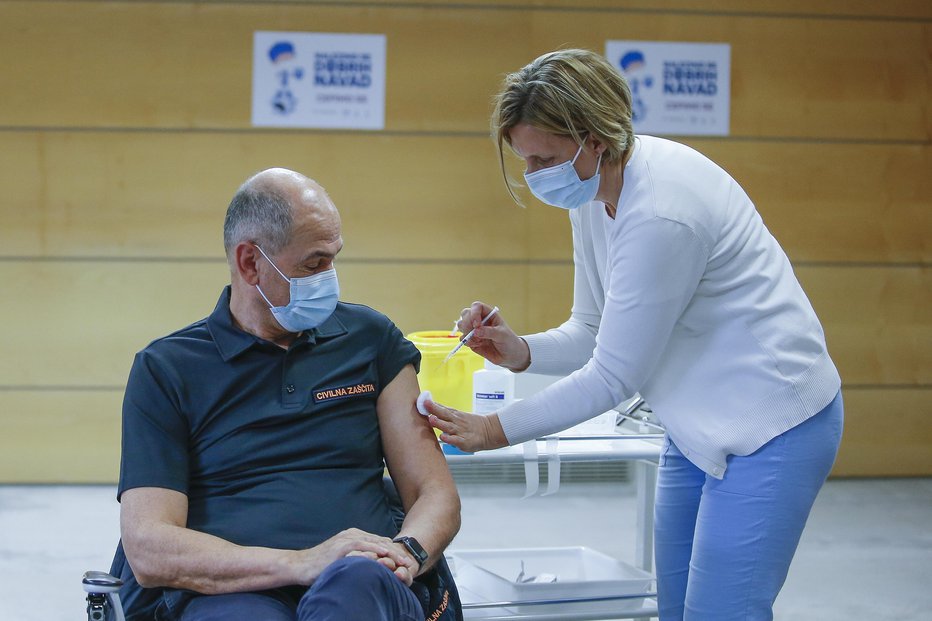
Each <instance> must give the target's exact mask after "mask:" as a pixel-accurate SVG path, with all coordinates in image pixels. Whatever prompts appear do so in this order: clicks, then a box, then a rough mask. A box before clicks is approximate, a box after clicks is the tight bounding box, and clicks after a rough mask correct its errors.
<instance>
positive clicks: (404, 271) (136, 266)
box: [0, 261, 530, 390]
mask: <svg viewBox="0 0 932 621" xmlns="http://www.w3.org/2000/svg"><path fill="white" fill-rule="evenodd" d="M337 269H338V273H339V275H340V287H341V298H342V299H344V300H345V301H348V302H357V303H361V304H367V305H369V306H372V307H374V308H376V309H378V310H380V311H382V312H384V313H385V314H387V315H388V316H389V317H390V318H392V319H393V320H394V321H395V323H396V325H398V327H399V328H400V329H401V330H402V331H403V332H404V333H406V334H407V333H408V332H412V331H414V330H444V329H448V328H449V327H450V326H451V325H452V322H453V319H455V318H456V317H457V316H459V312H460V309H462V308H463V306H465V305H467V304H469V303H470V302H472V300H473V298H478V299H489V300H494V301H495V303H497V304H499V305H501V306H502V307H503V308H504V309H507V311H508V314H509V317H511V318H512V321H513V323H514V324H515V327H516V329H519V330H526V329H528V327H527V323H526V317H527V306H526V305H527V299H528V298H527V282H528V275H527V272H528V269H530V268H529V267H528V266H527V265H522V264H502V265H494V264H487V263H481V262H479V263H475V264H467V263H464V264H454V265H446V264H430V263H428V264H419V263H414V264H411V263H392V262H343V263H341V262H338V264H337ZM0 279H2V280H0V282H4V283H5V287H6V291H7V292H8V293H7V294H6V295H4V296H2V297H0V317H3V318H4V321H3V322H2V324H0V343H2V350H3V356H0V390H2V389H3V387H18V388H22V387H37V386H38V387H41V386H64V387H80V386H97V387H99V386H111V387H112V386H122V385H123V383H124V382H125V381H126V376H127V373H128V372H129V368H130V365H131V363H132V360H133V355H134V354H135V353H136V352H137V351H138V350H140V349H142V348H143V347H145V346H146V344H147V343H149V342H150V341H151V340H153V339H155V338H158V337H161V336H164V335H165V334H168V333H170V332H173V331H175V330H177V329H179V328H182V327H184V326H186V325H188V324H189V323H192V322H194V321H197V320H199V319H201V318H203V317H205V316H207V315H208V314H210V312H211V311H212V310H213V308H214V305H215V304H216V301H217V297H218V296H219V295H220V291H221V290H222V288H223V287H224V286H225V284H226V283H228V282H229V273H228V271H227V267H226V263H224V262H222V261H216V262H87V261H71V262H42V263H36V262H0ZM38 334H41V335H42V338H37V337H36V335H38Z"/></svg>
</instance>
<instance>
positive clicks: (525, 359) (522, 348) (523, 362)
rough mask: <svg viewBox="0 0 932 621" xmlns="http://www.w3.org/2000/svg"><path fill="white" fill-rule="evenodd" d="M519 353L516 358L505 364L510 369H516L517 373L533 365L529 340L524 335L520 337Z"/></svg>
mask: <svg viewBox="0 0 932 621" xmlns="http://www.w3.org/2000/svg"><path fill="white" fill-rule="evenodd" d="M518 343H519V345H518V347H517V350H518V352H519V353H518V355H517V356H515V360H513V361H509V363H508V364H504V365H502V366H504V367H505V368H506V369H508V370H509V371H514V372H515V373H521V372H522V371H524V370H526V369H527V368H528V367H529V366H531V348H530V347H529V346H528V344H527V341H525V340H524V338H523V337H520V336H519V337H518Z"/></svg>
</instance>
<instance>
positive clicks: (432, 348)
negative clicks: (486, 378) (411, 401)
mask: <svg viewBox="0 0 932 621" xmlns="http://www.w3.org/2000/svg"><path fill="white" fill-rule="evenodd" d="M461 338H463V335H462V333H460V332H456V333H455V334H450V331H449V330H423V331H421V332H412V333H411V334H409V335H408V340H409V341H411V342H412V343H414V346H415V347H417V348H418V351H420V352H421V370H420V372H418V374H417V380H418V383H419V384H420V385H421V390H429V391H430V393H431V395H432V396H433V398H434V401H436V402H437V403H440V404H442V405H447V406H449V407H451V408H455V409H457V410H462V411H464V412H471V411H472V374H473V372H475V371H478V370H479V369H481V368H482V363H483V360H482V357H481V356H479V355H478V354H475V353H473V352H472V350H470V349H469V348H468V347H465V346H463V347H461V348H460V350H459V351H458V352H456V353H455V354H454V355H453V357H452V358H450V359H449V360H448V361H447V363H446V364H444V365H442V366H441V363H442V362H443V359H444V358H446V357H447V354H449V353H450V350H452V349H453V348H454V347H456V344H457V343H459V342H460V339H461Z"/></svg>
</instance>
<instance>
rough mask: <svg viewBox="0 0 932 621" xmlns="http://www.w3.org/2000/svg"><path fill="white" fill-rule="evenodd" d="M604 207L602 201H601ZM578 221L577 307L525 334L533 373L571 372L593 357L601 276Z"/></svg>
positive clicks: (575, 258) (575, 227)
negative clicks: (595, 289) (595, 288)
mask: <svg viewBox="0 0 932 621" xmlns="http://www.w3.org/2000/svg"><path fill="white" fill-rule="evenodd" d="M599 208H600V209H601V208H602V206H601V203H600V204H599ZM581 234H582V233H581V232H580V230H579V226H578V224H576V223H575V222H574V224H573V268H574V273H573V308H572V310H571V312H570V318H569V319H567V320H566V321H565V322H563V324H561V325H560V326H558V327H556V328H552V329H550V330H547V331H546V332H538V333H537V334H529V335H526V336H523V337H522V338H523V339H524V341H525V342H526V343H527V345H528V349H529V350H530V352H531V365H530V366H529V367H528V368H527V369H526V371H528V372H529V373H541V374H543V375H568V374H569V373H572V372H573V371H575V370H577V369H580V368H582V366H583V365H584V364H586V363H587V362H588V361H589V359H590V358H591V357H592V349H593V348H594V347H595V336H596V333H598V331H599V321H600V320H601V318H602V313H601V309H600V305H599V304H598V303H597V302H596V300H595V297H594V295H593V293H592V285H591V284H590V279H592V278H598V275H597V271H596V269H595V266H593V265H589V264H588V263H587V261H586V256H585V253H584V252H582V250H581V249H582V248H583V245H584V242H583V240H582V239H581V237H580V236H581Z"/></svg>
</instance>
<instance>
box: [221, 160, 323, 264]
mask: <svg viewBox="0 0 932 621" xmlns="http://www.w3.org/2000/svg"><path fill="white" fill-rule="evenodd" d="M333 218H337V221H339V215H338V214H337V210H336V207H334V206H333V203H332V202H331V200H330V197H329V196H328V195H327V192H326V191H325V190H324V189H323V188H322V187H321V186H320V185H319V184H318V183H316V182H315V181H314V180H312V179H309V178H307V177H305V176H304V175H302V174H301V173H298V172H295V171H293V170H288V169H286V168H269V169H268V170H263V171H262V172H259V173H257V174H255V175H253V176H252V177H250V178H249V179H247V180H246V182H245V183H243V185H242V186H240V188H239V190H237V192H236V194H235V195H234V196H233V200H232V201H230V206H229V207H228V208H227V214H226V219H225V221H224V224H223V247H224V249H225V251H226V254H227V259H228V260H232V253H233V250H234V249H235V248H236V246H237V244H239V243H241V242H244V241H250V242H254V243H257V244H258V245H260V246H262V248H263V249H264V250H265V251H266V252H268V253H269V254H275V253H277V252H278V251H279V250H281V248H283V247H284V246H285V245H286V244H287V243H288V241H289V239H290V236H291V232H292V230H293V228H294V225H295V220H296V219H300V220H304V219H311V220H314V221H318V220H319V221H324V220H327V219H333Z"/></svg>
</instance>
